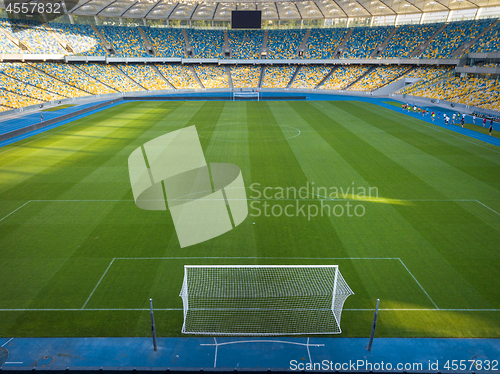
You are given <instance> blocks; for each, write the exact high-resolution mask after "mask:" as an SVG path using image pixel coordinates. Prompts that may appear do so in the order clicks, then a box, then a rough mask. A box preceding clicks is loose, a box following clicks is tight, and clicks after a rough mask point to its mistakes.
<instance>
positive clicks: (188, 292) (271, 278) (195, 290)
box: [179, 265, 353, 336]
mask: <svg viewBox="0 0 500 374" xmlns="http://www.w3.org/2000/svg"><path fill="white" fill-rule="evenodd" d="M352 294H353V292H352V290H351V289H350V288H349V286H348V285H347V283H346V282H345V280H344V278H343V277H342V275H341V274H340V271H339V268H338V266H337V265H324V266H322V265H318V266H308V265H306V266H287V265H285V266H279V265H274V266H266V265H261V266H258V265H239V266H236V265H235V266H233V265H226V266H222V265H221V266H188V265H186V266H184V282H183V284H182V289H181V293H180V295H179V296H180V297H181V298H182V303H183V307H184V324H183V326H182V332H183V333H184V334H204V335H254V336H266V335H300V334H339V333H341V332H342V330H341V328H340V316H341V314H342V307H343V305H344V302H345V300H346V299H347V298H348V297H349V296H350V295H352Z"/></svg>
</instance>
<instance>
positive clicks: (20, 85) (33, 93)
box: [0, 64, 64, 101]
mask: <svg viewBox="0 0 500 374" xmlns="http://www.w3.org/2000/svg"><path fill="white" fill-rule="evenodd" d="M2 65H3V64H2ZM0 72H2V66H0ZM0 81H1V84H2V88H3V89H4V90H6V91H10V92H13V93H16V94H18V95H24V96H29V97H32V98H34V99H38V100H40V101H52V100H61V99H64V97H63V96H60V95H58V94H55V93H52V92H48V91H45V90H42V89H40V88H37V87H35V86H32V85H31V84H28V83H25V82H21V81H19V80H17V79H14V78H11V77H9V76H7V75H5V74H0Z"/></svg>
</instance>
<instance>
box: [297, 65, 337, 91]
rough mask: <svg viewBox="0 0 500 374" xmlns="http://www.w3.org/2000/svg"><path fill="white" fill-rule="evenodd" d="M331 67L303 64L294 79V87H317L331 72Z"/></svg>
mask: <svg viewBox="0 0 500 374" xmlns="http://www.w3.org/2000/svg"><path fill="white" fill-rule="evenodd" d="M330 70H331V67H327V66H323V65H307V66H302V67H301V68H300V70H299V72H298V73H297V76H296V77H295V79H294V80H293V83H292V86H291V87H292V88H310V89H312V88H315V87H316V86H317V85H318V84H319V83H320V82H321V80H322V79H324V78H325V76H326V75H327V74H328V73H329V72H330Z"/></svg>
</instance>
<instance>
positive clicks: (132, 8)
mask: <svg viewBox="0 0 500 374" xmlns="http://www.w3.org/2000/svg"><path fill="white" fill-rule="evenodd" d="M4 1H5V0H0V7H1V8H3V7H4V4H3V3H4ZM28 1H29V0H28ZM42 1H43V0H42ZM49 1H53V0H49ZM75 2H76V1H75ZM499 5H500V0H314V1H301V0H292V1H281V0H238V2H228V1H217V0H215V1H213V0H212V1H205V0H78V3H77V5H76V6H75V7H72V9H71V11H70V12H69V13H70V14H74V15H82V16H100V17H122V18H138V19H170V20H193V21H212V20H213V21H230V19H231V11H232V10H262V19H263V20H264V21H266V20H270V21H274V20H283V21H286V20H315V19H339V18H340V19H341V18H361V17H377V16H381V17H383V16H394V15H408V14H423V13H431V12H450V11H456V10H465V9H471V10H472V9H478V8H482V7H492V6H499Z"/></svg>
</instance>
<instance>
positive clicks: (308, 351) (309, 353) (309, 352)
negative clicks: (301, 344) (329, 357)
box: [306, 337, 312, 364]
mask: <svg viewBox="0 0 500 374" xmlns="http://www.w3.org/2000/svg"><path fill="white" fill-rule="evenodd" d="M306 348H307V355H308V356H309V363H310V364H312V360H311V351H310V350H309V337H308V338H307V347H306Z"/></svg>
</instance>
